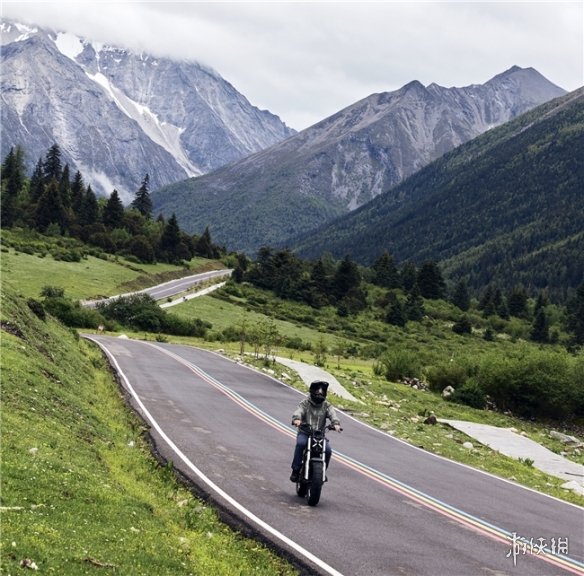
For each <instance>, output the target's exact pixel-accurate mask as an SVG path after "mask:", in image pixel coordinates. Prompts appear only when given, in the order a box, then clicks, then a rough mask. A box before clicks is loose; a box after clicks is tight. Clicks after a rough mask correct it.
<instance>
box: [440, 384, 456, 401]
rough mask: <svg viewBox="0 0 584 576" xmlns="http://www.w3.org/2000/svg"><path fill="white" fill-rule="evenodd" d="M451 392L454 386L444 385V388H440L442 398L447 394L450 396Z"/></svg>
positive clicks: (446, 396)
mask: <svg viewBox="0 0 584 576" xmlns="http://www.w3.org/2000/svg"><path fill="white" fill-rule="evenodd" d="M453 393H454V388H453V387H452V386H446V388H444V390H442V398H448V397H449V396H452V394H453Z"/></svg>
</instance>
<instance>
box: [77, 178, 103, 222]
mask: <svg viewBox="0 0 584 576" xmlns="http://www.w3.org/2000/svg"><path fill="white" fill-rule="evenodd" d="M98 219H99V204H98V203H97V198H96V196H95V194H94V193H93V190H92V189H91V185H89V186H88V187H87V191H86V192H85V196H84V197H83V203H82V205H81V212H80V214H79V223H80V224H81V225H82V226H89V225H91V224H95V223H96V222H97V221H98Z"/></svg>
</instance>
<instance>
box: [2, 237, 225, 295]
mask: <svg viewBox="0 0 584 576" xmlns="http://www.w3.org/2000/svg"><path fill="white" fill-rule="evenodd" d="M1 249H2V254H1V258H0V264H1V272H2V276H3V278H8V279H9V280H10V281H11V282H12V283H13V285H14V286H17V287H18V291H19V293H20V294H22V295H23V296H27V297H30V298H37V297H38V296H39V294H40V292H41V290H42V288H43V287H44V286H47V285H50V286H59V287H62V288H65V289H66V295H67V296H69V297H70V298H73V299H86V300H87V299H92V298H97V297H100V296H113V295H116V294H123V293H126V292H130V291H133V290H141V289H142V288H146V287H149V286H153V285H155V284H159V283H162V282H166V281H168V280H171V279H173V278H180V277H183V276H186V275H189V274H197V273H198V272H206V271H207V270H214V269H218V268H224V266H223V264H222V263H221V262H219V261H216V260H208V259H205V258H194V259H193V260H191V261H190V262H189V268H185V267H183V266H176V265H173V264H164V263H159V264H144V263H136V262H133V261H130V260H127V259H125V258H122V257H118V256H112V255H106V254H105V253H103V252H101V251H98V250H95V249H94V250H92V249H91V248H90V247H88V246H87V245H86V244H83V243H82V242H80V241H78V240H74V239H72V238H65V237H61V236H58V237H51V236H45V235H41V234H38V233H36V232H34V231H30V230H27V231H24V230H2V248H1ZM96 253H97V254H99V256H100V257H98V256H96V255H95V254H96Z"/></svg>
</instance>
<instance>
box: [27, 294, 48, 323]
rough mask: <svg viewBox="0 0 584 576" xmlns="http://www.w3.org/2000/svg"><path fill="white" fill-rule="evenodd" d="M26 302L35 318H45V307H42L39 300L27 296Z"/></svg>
mask: <svg viewBox="0 0 584 576" xmlns="http://www.w3.org/2000/svg"><path fill="white" fill-rule="evenodd" d="M26 303H27V304H28V307H29V308H30V309H31V310H32V312H33V313H34V315H35V316H36V317H37V318H40V319H41V320H46V318H47V313H46V312H45V309H44V308H43V305H42V303H41V302H39V301H38V300H35V299H34V298H29V299H28V300H27V301H26Z"/></svg>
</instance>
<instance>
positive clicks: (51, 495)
mask: <svg viewBox="0 0 584 576" xmlns="http://www.w3.org/2000/svg"><path fill="white" fill-rule="evenodd" d="M1 326H2V333H1V335H2V421H1V432H2V497H1V508H0V512H1V515H2V518H1V520H2V533H1V536H0V546H1V549H0V556H1V558H2V565H1V567H0V573H2V574H15V573H18V572H20V570H21V568H20V567H19V566H20V563H21V561H23V560H24V559H30V560H31V561H33V562H34V563H35V564H36V565H37V566H38V568H39V573H43V574H67V575H77V574H92V573H95V574H98V573H99V574H104V573H117V574H133V575H141V574H144V575H151V574H161V575H162V574H168V575H176V574H185V575H187V574H196V575H205V576H207V575H209V574H214V575H215V574H217V575H239V574H265V575H276V574H281V575H288V574H294V573H295V571H294V570H293V569H292V568H290V567H289V566H288V565H287V564H286V563H285V562H284V561H282V560H281V559H279V558H277V557H276V556H274V555H273V554H272V553H271V552H269V551H268V550H267V549H265V548H264V547H263V546H262V545H260V544H258V543H257V542H256V541H253V540H249V539H246V538H243V537H242V536H241V535H240V534H238V533H237V532H234V531H232V530H230V529H229V528H227V527H226V526H225V525H224V524H223V523H221V522H220V521H219V520H218V518H217V515H216V513H215V512H214V510H213V509H212V508H210V507H209V506H207V505H206V504H205V503H204V502H202V501H200V500H198V499H197V498H195V497H193V495H192V494H191V493H190V492H189V491H188V490H187V489H186V488H185V487H183V486H182V485H181V484H180V483H178V482H177V480H176V478H175V476H174V473H173V472H172V470H171V469H168V468H163V467H161V466H160V465H159V463H158V462H157V461H156V460H155V459H154V457H153V456H152V454H151V451H150V446H149V444H148V443H147V442H146V440H145V437H144V433H145V428H144V426H143V424H142V422H141V421H140V420H139V419H138V418H137V416H135V415H134V413H133V412H132V411H131V410H130V409H129V408H128V407H127V406H126V404H125V402H124V399H123V397H122V395H121V392H120V389H119V387H118V385H117V383H116V382H115V381H114V380H113V379H112V376H111V374H110V372H109V370H108V369H107V367H106V362H105V360H104V359H103V357H102V355H101V353H100V352H99V351H98V350H97V349H96V348H95V347H94V346H93V345H91V344H89V343H88V342H86V341H84V340H80V339H79V338H78V337H76V335H75V334H74V333H73V332H72V331H69V330H67V329H65V328H63V327H62V326H61V325H59V324H57V323H56V322H54V321H53V320H51V319H50V318H48V319H47V320H46V321H42V320H40V319H39V318H37V317H36V316H35V315H33V314H32V313H31V311H30V310H29V308H28V306H27V305H26V303H25V302H24V301H23V300H22V299H21V298H20V297H17V296H16V295H15V294H14V292H13V291H12V290H11V289H10V288H9V287H8V286H6V285H4V286H3V290H2V309H1Z"/></svg>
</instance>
